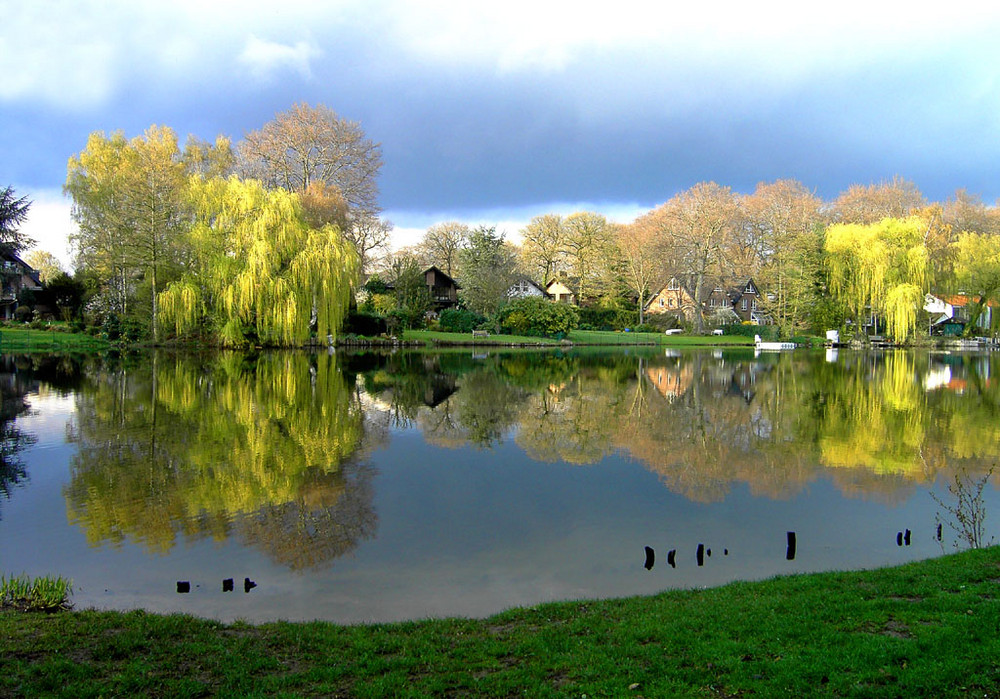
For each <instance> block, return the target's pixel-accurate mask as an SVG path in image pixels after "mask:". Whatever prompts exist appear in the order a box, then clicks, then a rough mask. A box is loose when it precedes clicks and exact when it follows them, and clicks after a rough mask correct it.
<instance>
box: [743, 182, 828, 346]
mask: <svg viewBox="0 0 1000 699" xmlns="http://www.w3.org/2000/svg"><path fill="white" fill-rule="evenodd" d="M821 205H822V202H821V201H820V199H819V197H817V196H816V195H815V194H813V193H812V192H810V191H809V190H808V189H806V188H805V187H804V186H803V185H802V184H801V183H799V182H796V181H794V180H778V181H776V182H772V183H760V184H758V185H757V189H756V190H755V191H754V193H753V194H751V195H750V196H747V197H744V199H743V206H742V211H743V227H744V228H746V229H749V230H751V231H752V235H751V237H752V238H754V239H755V240H756V241H757V242H756V244H757V246H758V251H759V255H760V257H761V260H760V261H761V265H762V266H761V268H760V271H759V272H758V273H755V274H756V275H757V277H758V282H759V283H761V284H762V285H763V286H764V288H766V289H767V290H768V299H767V300H765V307H766V309H767V311H768V313H769V314H771V316H772V317H773V318H774V322H775V323H777V325H778V326H779V327H780V328H781V329H782V332H784V333H788V332H789V331H790V330H791V328H793V327H796V326H801V325H803V324H804V323H805V321H806V320H807V318H808V316H809V314H810V311H811V309H813V308H814V307H815V305H816V302H817V301H818V299H817V290H818V288H819V280H820V276H821V273H822V263H821V258H822V254H821V253H822V248H823V238H822V233H821V232H820V228H819V222H820V207H821ZM745 274H746V275H747V276H749V273H745Z"/></svg>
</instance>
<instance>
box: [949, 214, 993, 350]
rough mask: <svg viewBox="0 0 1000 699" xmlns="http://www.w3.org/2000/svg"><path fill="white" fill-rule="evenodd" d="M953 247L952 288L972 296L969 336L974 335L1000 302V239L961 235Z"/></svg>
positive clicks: (967, 325)
mask: <svg viewBox="0 0 1000 699" xmlns="http://www.w3.org/2000/svg"><path fill="white" fill-rule="evenodd" d="M952 247H953V259H954V277H953V279H952V283H951V286H952V287H953V288H954V289H955V290H956V291H960V292H962V293H965V294H968V295H969V296H970V299H969V304H968V310H969V322H968V323H967V324H966V326H965V335H966V336H971V335H972V334H973V332H974V330H975V328H976V324H977V322H978V321H979V317H980V316H981V315H982V313H983V311H984V310H985V309H986V306H987V304H988V303H990V301H993V302H1000V236H996V235H990V234H988V233H961V234H960V235H959V236H958V240H956V241H955V242H954V243H953V245H952ZM995 320H996V319H994V321H995Z"/></svg>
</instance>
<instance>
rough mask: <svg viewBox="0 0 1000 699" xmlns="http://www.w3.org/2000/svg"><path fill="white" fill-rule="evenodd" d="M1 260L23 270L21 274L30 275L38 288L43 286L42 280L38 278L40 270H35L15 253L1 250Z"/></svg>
mask: <svg viewBox="0 0 1000 699" xmlns="http://www.w3.org/2000/svg"><path fill="white" fill-rule="evenodd" d="M0 260H2V261H4V262H11V263H13V264H15V265H17V266H18V267H20V268H21V274H26V275H28V277H29V278H30V279H31V281H33V282H35V284H37V285H38V286H42V280H41V279H40V278H39V276H38V270H36V269H34V268H33V267H32V266H31V265H29V264H28V263H27V262H25V261H24V260H22V259H21V258H20V257H18V256H17V255H16V254H14V253H13V252H10V251H3V250H0Z"/></svg>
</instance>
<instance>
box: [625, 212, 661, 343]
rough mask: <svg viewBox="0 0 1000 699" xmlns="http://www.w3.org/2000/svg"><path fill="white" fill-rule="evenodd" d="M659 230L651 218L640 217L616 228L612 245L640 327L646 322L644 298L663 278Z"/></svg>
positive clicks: (652, 291)
mask: <svg viewBox="0 0 1000 699" xmlns="http://www.w3.org/2000/svg"><path fill="white" fill-rule="evenodd" d="M661 235H662V230H661V228H660V227H659V226H657V225H656V222H655V220H652V219H651V217H650V215H649V214H647V215H645V216H641V217H639V218H638V219H636V220H635V221H634V222H632V223H630V224H629V225H627V226H616V227H615V242H616V244H617V245H618V252H619V255H620V257H621V259H622V262H623V271H624V273H625V282H626V284H627V285H628V288H629V290H630V291H632V292H633V293H634V294H635V295H636V299H637V302H638V306H639V324H640V325H642V324H643V323H644V322H645V316H644V313H645V309H646V299H647V298H648V297H649V294H650V293H655V289H653V287H654V286H655V285H656V283H657V281H658V280H661V279H662V277H663V271H664V266H663V264H662V255H663V252H662V249H661V248H662V238H661Z"/></svg>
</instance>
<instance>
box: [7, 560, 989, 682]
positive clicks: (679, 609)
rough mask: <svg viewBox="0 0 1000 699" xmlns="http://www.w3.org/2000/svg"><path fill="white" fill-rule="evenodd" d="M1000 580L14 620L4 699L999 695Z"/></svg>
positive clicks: (848, 581)
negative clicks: (418, 613) (224, 618)
mask: <svg viewBox="0 0 1000 699" xmlns="http://www.w3.org/2000/svg"><path fill="white" fill-rule="evenodd" d="M998 578H1000V549H998V548H989V549H979V550H971V551H966V552H963V553H959V554H953V555H950V556H945V557H942V558H939V559H934V560H927V561H921V562H917V563H910V564H906V565H903V566H899V567H897V568H887V569H881V570H872V571H860V572H851V573H822V574H812V575H796V576H790V577H782V578H776V579H772V580H766V581H762V582H741V583H733V584H730V585H726V586H724V587H720V588H716V589H708V590H686V591H670V592H664V593H662V594H659V595H655V596H652V597H639V598H630V599H620V600H605V601H576V602H563V603H556V604H545V605H541V606H539V607H535V608H529V609H515V610H511V611H508V612H504V613H502V614H499V615H497V616H494V617H490V618H488V619H483V620H471V619H445V620H427V621H417V622H407V623H400V624H379V625H372V626H367V625H359V626H338V625H335V624H329V623H322V622H315V623H306V624H293V623H284V622H276V623H270V624H261V625H250V624H245V623H239V622H237V623H233V624H223V623H219V622H216V621H210V620H204V619H197V618H192V617H189V616H182V615H171V616H161V615H155V614H148V613H144V612H141V611H135V612H128V613H120V612H98V611H80V612H72V613H67V614H56V615H50V614H40V613H28V614H23V613H13V612H2V613H0V667H2V670H3V672H0V694H4V695H13V696H39V695H46V696H66V697H70V696H72V697H80V696H111V695H114V696H118V695H139V694H141V695H146V696H181V695H183V696H195V695H206V694H212V695H218V696H358V697H364V696H373V697H374V696H409V697H423V696H445V695H459V694H461V695H470V696H498V697H499V696H512V695H515V694H519V695H520V694H525V693H527V694H529V695H531V696H540V697H546V696H582V695H587V696H636V697H641V696H646V697H654V696H748V695H760V696H777V695H789V696H831V697H832V696H858V695H863V696H871V697H882V696H885V697H896V696H935V697H966V696H992V695H994V694H996V693H997V692H998V691H1000V661H998V660H997V658H1000V621H998V620H1000V614H998V604H1000V593H998V588H997V580H998Z"/></svg>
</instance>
